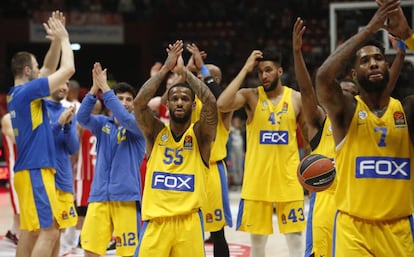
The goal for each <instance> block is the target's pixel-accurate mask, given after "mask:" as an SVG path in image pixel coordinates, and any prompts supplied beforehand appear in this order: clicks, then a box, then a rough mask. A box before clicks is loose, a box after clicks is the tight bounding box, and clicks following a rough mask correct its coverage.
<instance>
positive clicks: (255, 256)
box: [250, 234, 268, 257]
mask: <svg viewBox="0 0 414 257" xmlns="http://www.w3.org/2000/svg"><path fill="white" fill-rule="evenodd" d="M267 238H268V236H267V235H255V234H251V235H250V240H251V243H252V248H251V253H250V256H251V257H265V256H266V251H265V250H266V243H267Z"/></svg>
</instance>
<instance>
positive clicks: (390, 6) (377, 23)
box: [366, 0, 400, 33]
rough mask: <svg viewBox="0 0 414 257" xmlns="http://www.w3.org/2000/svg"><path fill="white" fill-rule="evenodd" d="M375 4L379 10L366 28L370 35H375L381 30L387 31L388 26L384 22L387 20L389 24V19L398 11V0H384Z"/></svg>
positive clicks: (378, 0) (379, 0)
mask: <svg viewBox="0 0 414 257" xmlns="http://www.w3.org/2000/svg"><path fill="white" fill-rule="evenodd" d="M377 4H378V5H379V8H378V9H377V11H376V12H375V14H374V16H373V17H372V18H371V20H370V21H369V23H368V25H367V26H366V28H367V29H368V30H370V31H371V32H372V33H376V32H377V31H378V30H379V29H381V28H385V29H387V27H388V25H386V24H385V22H386V21H387V20H388V23H389V21H390V19H389V18H390V17H391V16H392V15H394V14H396V13H397V12H398V9H400V1H399V0H387V1H386V2H385V1H384V0H382V1H381V0H377Z"/></svg>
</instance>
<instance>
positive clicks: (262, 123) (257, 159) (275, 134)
mask: <svg viewBox="0 0 414 257" xmlns="http://www.w3.org/2000/svg"><path fill="white" fill-rule="evenodd" d="M257 90H258V94H259V99H258V101H257V106H256V109H255V110H254V114H253V115H254V116H253V120H252V121H251V122H250V123H248V124H247V125H246V132H247V134H246V140H247V141H246V142H247V151H246V159H245V171H244V178H243V186H242V192H241V198H243V199H249V200H256V201H267V202H286V201H296V200H303V199H304V193H303V189H302V186H301V185H300V184H299V181H298V179H297V175H296V170H297V167H298V164H299V150H298V145H297V139H296V124H297V121H296V114H295V111H294V109H293V104H292V89H291V88H288V87H284V90H283V95H282V98H281V99H280V102H279V103H278V104H277V105H276V106H275V105H273V104H272V102H271V101H270V100H269V99H268V98H267V96H266V93H265V92H264V89H263V87H262V86H259V87H258V88H257Z"/></svg>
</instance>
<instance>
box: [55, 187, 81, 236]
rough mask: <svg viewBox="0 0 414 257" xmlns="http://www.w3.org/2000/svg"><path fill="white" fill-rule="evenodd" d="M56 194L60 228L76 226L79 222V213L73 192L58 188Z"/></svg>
mask: <svg viewBox="0 0 414 257" xmlns="http://www.w3.org/2000/svg"><path fill="white" fill-rule="evenodd" d="M56 195H57V199H58V215H57V221H58V223H59V228H60V229H63V228H67V227H72V226H75V225H76V223H77V222H78V214H77V212H76V207H75V204H74V197H73V194H72V193H68V192H63V191H61V190H59V189H57V190H56Z"/></svg>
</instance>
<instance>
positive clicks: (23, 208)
mask: <svg viewBox="0 0 414 257" xmlns="http://www.w3.org/2000/svg"><path fill="white" fill-rule="evenodd" d="M14 186H15V189H16V192H17V195H18V198H19V204H20V228H21V229H23V230H28V231H35V230H39V229H45V228H49V227H51V226H52V225H53V223H54V220H56V217H57V214H58V200H57V196H56V187H55V169H52V168H42V169H32V170H21V171H18V172H16V173H15V174H14Z"/></svg>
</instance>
